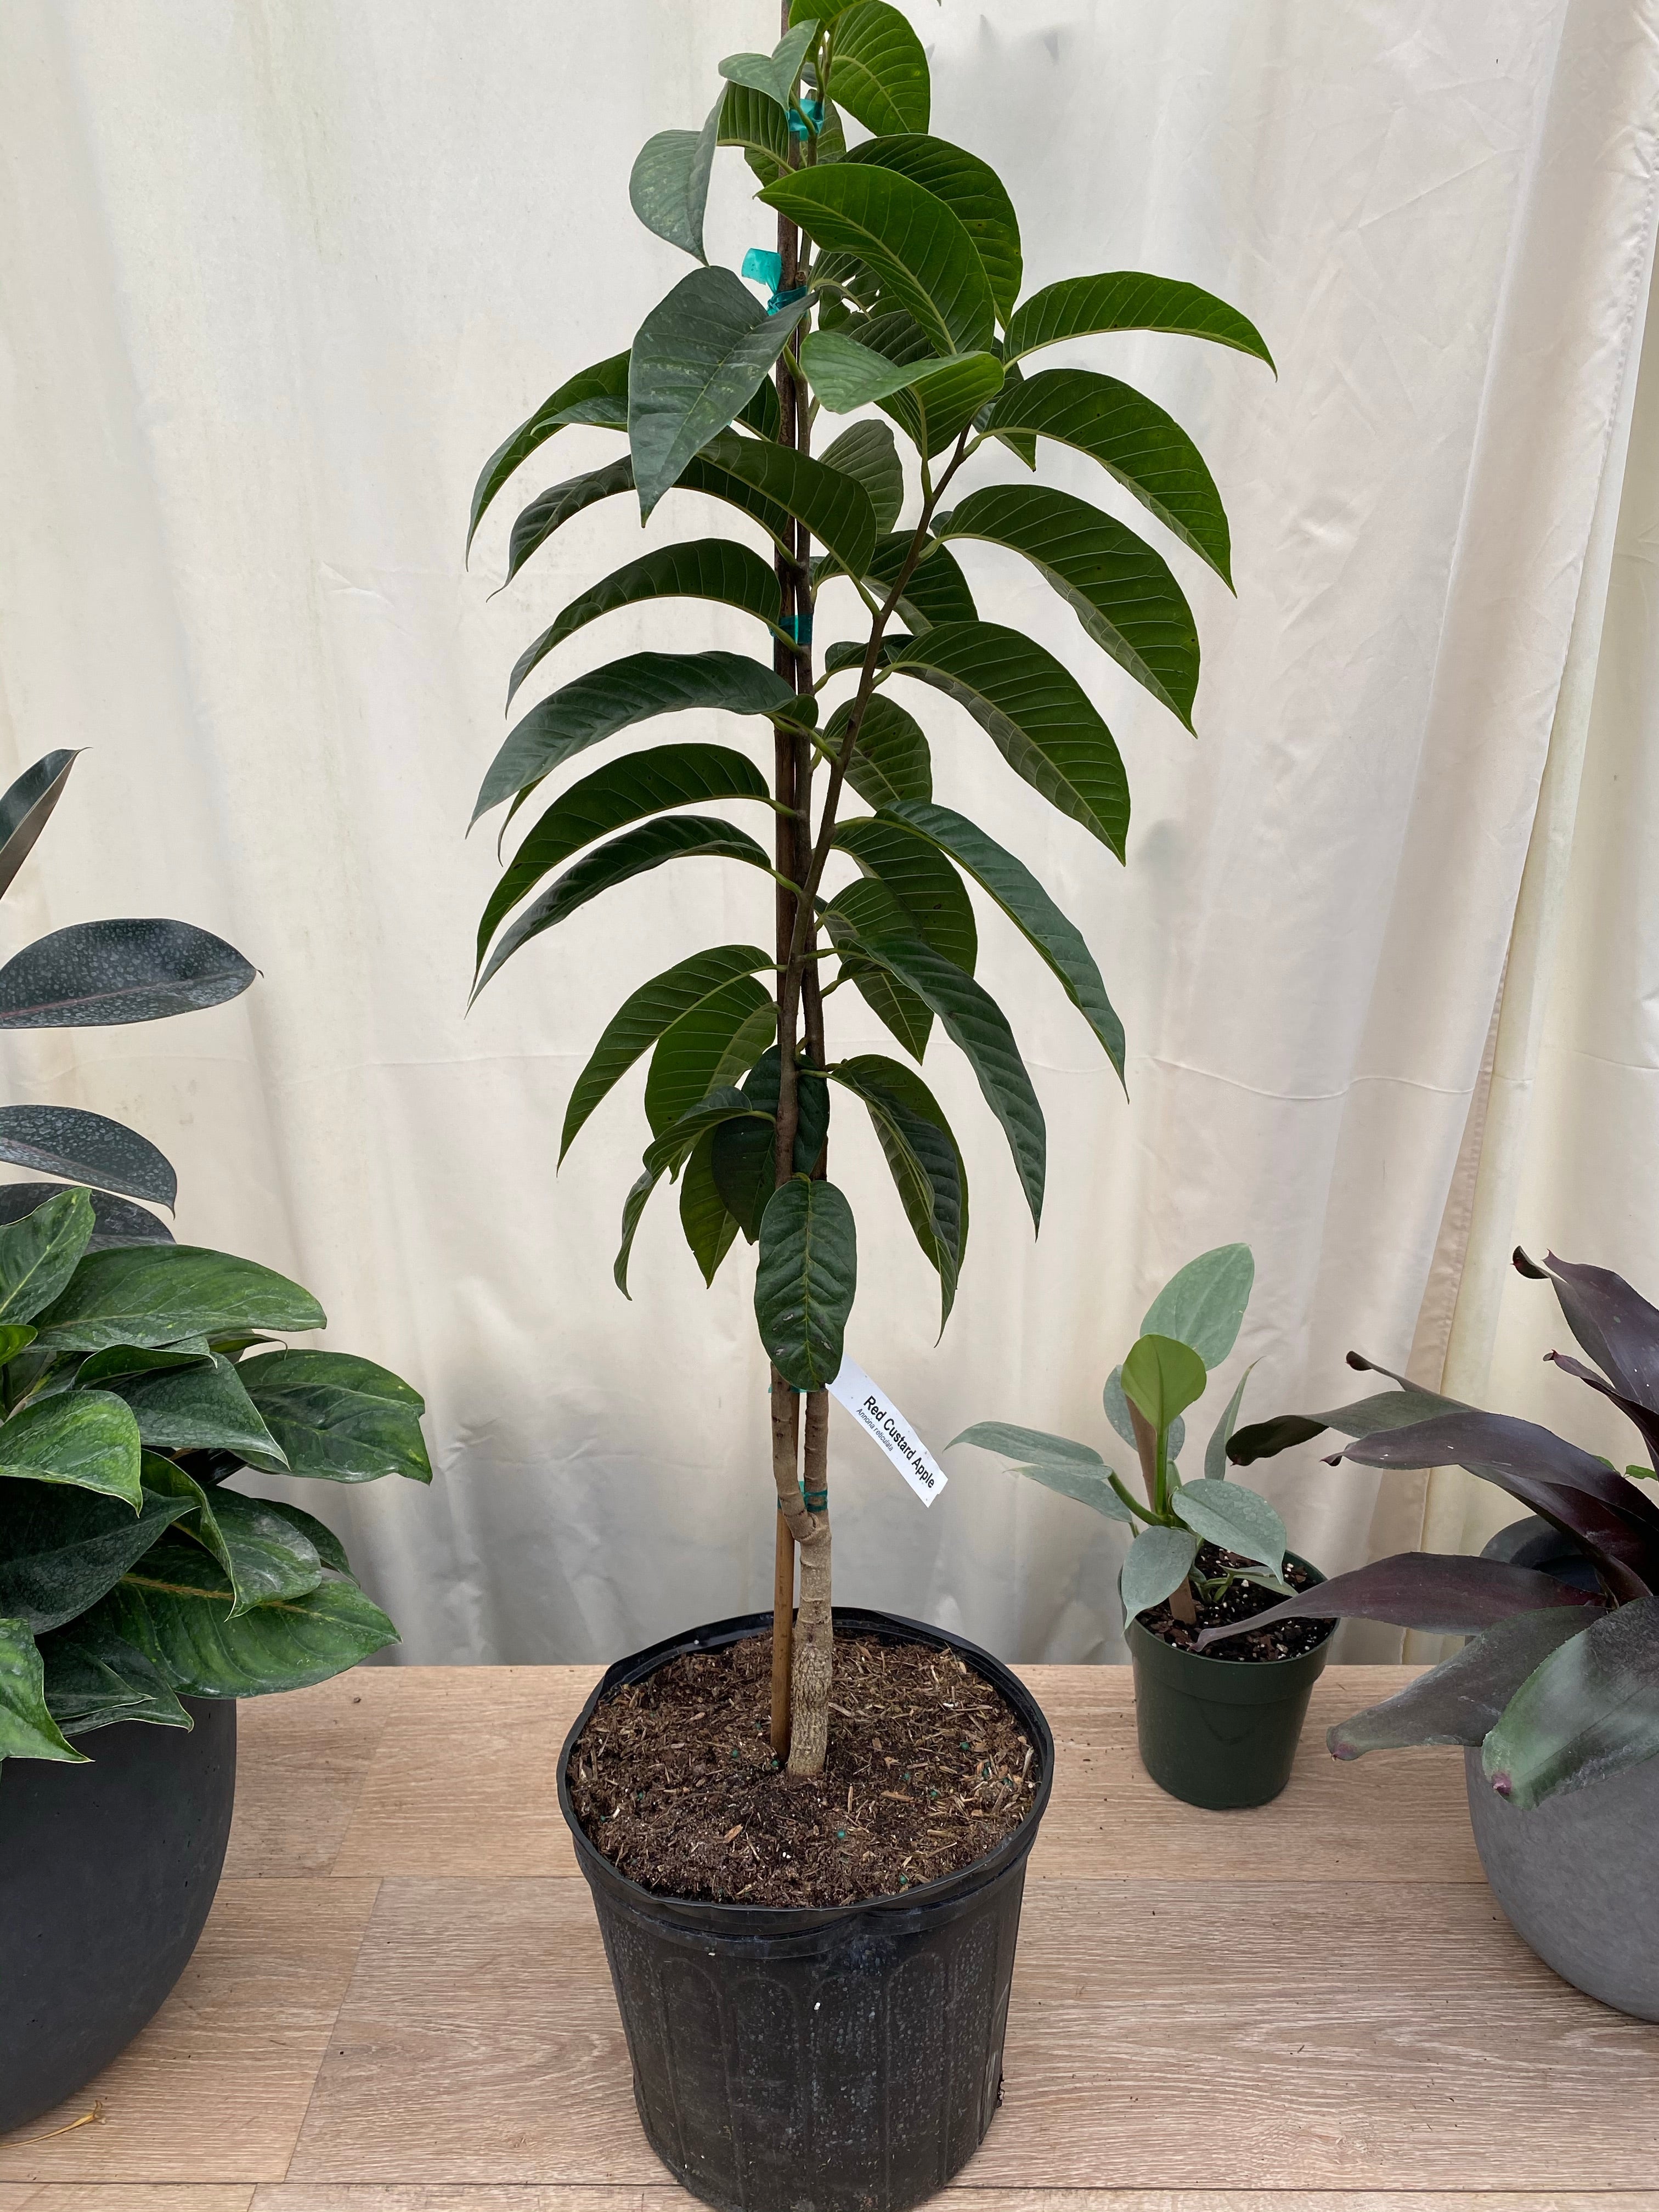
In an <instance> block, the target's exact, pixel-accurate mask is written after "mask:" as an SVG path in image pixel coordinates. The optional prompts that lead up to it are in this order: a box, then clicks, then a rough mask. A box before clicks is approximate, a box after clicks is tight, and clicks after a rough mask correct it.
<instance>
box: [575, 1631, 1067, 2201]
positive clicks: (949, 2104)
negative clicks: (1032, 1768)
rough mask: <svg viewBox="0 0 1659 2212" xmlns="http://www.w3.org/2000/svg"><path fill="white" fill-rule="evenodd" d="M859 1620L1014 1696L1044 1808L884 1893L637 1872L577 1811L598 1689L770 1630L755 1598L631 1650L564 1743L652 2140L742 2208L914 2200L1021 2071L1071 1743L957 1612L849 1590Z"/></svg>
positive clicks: (983, 2125)
mask: <svg viewBox="0 0 1659 2212" xmlns="http://www.w3.org/2000/svg"><path fill="white" fill-rule="evenodd" d="M835 1619H836V1629H837V1631H838V1632H842V1633H847V1632H852V1633H857V1632H865V1633H872V1634H875V1635H877V1636H880V1637H884V1638H887V1639H888V1640H889V1641H890V1642H892V1643H896V1644H942V1645H944V1646H945V1647H946V1648H947V1649H948V1650H951V1651H953V1652H955V1653H956V1655H957V1657H958V1658H960V1659H962V1660H963V1661H964V1662H966V1664H967V1665H968V1666H969V1668H972V1669H973V1671H974V1672H975V1674H981V1675H982V1676H984V1678H985V1679H986V1680H987V1681H989V1682H990V1683H992V1684H993V1685H994V1686H995V1688H996V1689H997V1690H998V1691H999V1692H1000V1694H1001V1696H1002V1697H1003V1698H1004V1699H1006V1701H1007V1703H1008V1705H1010V1706H1011V1707H1012V1710H1013V1711H1014V1712H1015V1713H1016V1714H1017V1716H1018V1719H1019V1723H1020V1726H1021V1727H1022V1728H1023V1729H1024V1732H1025V1734H1026V1735H1027V1737H1028V1738H1029V1740H1030V1743H1031V1745H1032V1747H1033V1749H1034V1750H1035V1752H1036V1759H1037V1762H1038V1771H1037V1785H1036V1794H1035V1796H1034V1799H1033V1802H1032V1805H1031V1809H1030V1812H1029V1813H1028V1814H1026V1816H1025V1819H1024V1820H1023V1821H1022V1822H1021V1824H1020V1826H1019V1827H1018V1829H1017V1830H1016V1832H1014V1834H1012V1836H1010V1837H1008V1838H1006V1840H1005V1841H1004V1842H1003V1843H1002V1844H1000V1845H999V1846H998V1848H997V1849H996V1850H994V1851H993V1852H991V1853H989V1854H988V1855H987V1857H984V1858H982V1859H980V1860H977V1861H975V1863H974V1864H973V1865H972V1866H970V1867H967V1868H964V1869H963V1871H962V1872H961V1873H959V1874H956V1875H951V1876H949V1877H948V1878H947V1879H945V1880H944V1881H934V1882H927V1883H923V1884H921V1886H920V1887H917V1888H915V1889H912V1890H906V1891H905V1893H903V1895H902V1897H885V1898H879V1899H874V1900H873V1901H872V1902H871V1903H868V1904H865V1905H848V1906H842V1907H836V1908H833V1909H830V1910H817V1911H794V1910H792V1909H788V1908H784V1907H777V1906H758V1905H702V1904H690V1903H685V1902H682V1901H679V1900H678V1899H672V1898H665V1897H659V1896H657V1895H655V1894H654V1893H653V1892H652V1891H650V1890H647V1889H644V1888H641V1886H640V1885H639V1884H638V1883H637V1882H634V1881H629V1879H628V1878H627V1876H626V1875H622V1874H619V1873H618V1872H617V1869H616V1868H615V1867H613V1866H612V1865H611V1862H610V1861H609V1860H608V1859H607V1858H606V1857H605V1856H604V1854H603V1853H602V1852H600V1851H599V1850H596V1849H595V1847H594V1846H593V1844H592V1843H591V1842H590V1841H589V1840H588V1838H587V1837H586V1835H585V1834H584V1833H583V1832H582V1830H581V1828H580V1826H579V1825H578V1823H577V1820H576V1818H575V1814H574V1811H573V1809H572V1807H571V1802H570V1790H569V1784H568V1779H567V1775H568V1767H569V1763H570V1756H571V1753H572V1752H573V1750H574V1747H575V1744H576V1741H577V1739H578V1738H579V1737H580V1735H581V1732H582V1730H583V1729H584V1728H586V1725H587V1722H588V1719H589V1717H590V1716H591V1715H592V1711H593V1709H594V1707H595V1706H596V1705H598V1704H599V1700H600V1699H602V1698H605V1697H606V1696H608V1695H609V1694H610V1692H611V1691H613V1690H615V1689H617V1688H618V1687H620V1686H622V1685H623V1684H624V1683H628V1682H639V1681H642V1680H645V1678H646V1677H647V1675H650V1674H654V1673H655V1672H656V1670H657V1668H659V1667H661V1666H663V1665H664V1664H665V1662H667V1661H669V1660H671V1659H675V1658H678V1656H680V1654H681V1653H682V1652H687V1651H713V1650H721V1649H723V1648H724V1647H726V1646H727V1645H730V1644H737V1643H740V1642H741V1641H742V1640H743V1639H744V1638H746V1637H750V1636H754V1635H756V1634H757V1633H760V1632H763V1631H765V1630H767V1629H769V1627H770V1626H771V1621H772V1617H771V1615H770V1613H749V1614H746V1615H745V1616H744V1618H743V1619H741V1620H722V1621H717V1622H715V1623H714V1625H713V1626H709V1627H707V1628H698V1629H693V1630H692V1631H690V1633H688V1634H686V1635H682V1636H676V1637H671V1638H669V1639H668V1640H667V1641H665V1643H661V1644H653V1646H652V1647H651V1649H650V1650H647V1651H641V1652H639V1653H637V1654H636V1655H635V1656H634V1657H633V1658H631V1659H623V1660H620V1661H618V1662H617V1665H616V1666H614V1667H612V1668H611V1670H610V1671H609V1673H608V1674H606V1675H605V1679H604V1680H603V1681H602V1682H601V1683H600V1684H599V1687H598V1688H597V1689H596V1690H595V1691H594V1692H593V1695H592V1697H591V1698H590V1699H588V1701H587V1703H586V1705H585V1706H584V1707H583V1709H582V1711H581V1714H580V1717H579V1718H578V1720H577V1722H576V1724H575V1726H574V1728H573V1729H571V1731H570V1734H569V1735H568V1736H567V1737H566V1739H565V1745H564V1749H563V1751H562V1753H561V1754H560V1759H559V1805H560V1808H561V1809H562V1812H563V1814H564V1817H565V1819H566V1820H567V1821H568V1824H569V1827H570V1832H571V1836H572V1838H573V1839H574V1844H575V1847H576V1857H577V1858H578V1860H579V1861H580V1864H581V1869H582V1872H583V1873H584V1874H585V1875H586V1877H587V1881H588V1887H590V1888H591V1889H592V1893H593V1905H594V1910H595V1911H596V1912H597V1913H598V1916H599V1929H600V1932H601V1934H602V1935H603V1936H604V1938H605V1956H606V1958H607V1959H608V1960H609V1961H610V1965H611V1983H612V1984H613V1986H614V1988H615V1990H616V1992H617V2008H618V2009H619V2010H620V2012H621V2014H622V2018H623V2029H624V2031H625V2033H626V2034H627V2037H628V2049H629V2057H631V2059H632V2060H633V2064H634V2100H635V2104H637V2106H639V2112H640V2119H641V2124H643V2126H644V2129H645V2132H646V2136H647V2139H648V2140H649V2142H650V2144H651V2147H652V2148H653V2150H654V2151H655V2152H656V2154H657V2155H658V2157H659V2158H660V2159H661V2160H662V2161H663V2163H664V2165H665V2166H667V2167H668V2169H669V2171H670V2172H671V2173H673V2174H674V2175H675V2176H676V2178H677V2179H679V2180H680V2181H682V2182H684V2185H685V2186H686V2187H687V2188H688V2189H690V2191H693V2192H694V2194H695V2195H696V2196H698V2197H702V2198H704V2199H705V2200H706V2201H707V2202H708V2203H711V2204H718V2205H723V2206H729V2207H732V2208H741V2212H900V2208H901V2207H902V2206H905V2205H910V2204H915V2203H919V2202H920V2201H921V2199H922V2198H923V2197H930V2196H932V2195H933V2192H934V2191H936V2190H939V2189H942V2188H943V2187H944V2185H945V2183H946V2182H947V2181H948V2180H949V2179H951V2175H952V2174H953V2173H955V2172H957V2169H958V2168H959V2167H960V2166H963V2164H964V2163H965V2162H966V2161H967V2160H969V2158H970V2157H971V2156H972V2155H973V2154H974V2152H975V2150H976V2149H977V2148H979V2145H980V2142H981V2140H982V2139H983V2137H984V2134H985V2130H987V2127H989V2125H990V2124H991V2118H992V2115H993V2113H994V2112H995V2110H996V2107H997V2101H998V2096H999V2093H1000V2087H1001V2083H1002V2038H1003V2030H1004V2028H1005V2027H1006V2022H1007V2018H1008V1992H1009V1986H1010V1984H1011V1981H1012V1975H1013V1966H1014V1944H1015V1942H1016V1939H1017V1938H1018V1933H1019V1907H1020V1899H1021V1896H1022V1894H1023V1893H1024V1887H1025V1862H1026V1860H1027V1858H1028V1857H1030V1850H1031V1846H1032V1844H1034V1843H1035V1842H1036V1831H1037V1823H1038V1821H1039V1820H1041V1819H1042V1814H1043V1811H1044V1808H1046V1806H1047V1804H1048V1791H1049V1788H1050V1785H1051V1783H1052V1780H1053V1774H1054V1738H1053V1736H1052V1735H1050V1734H1049V1732H1048V1723H1047V1722H1046V1721H1045V1720H1044V1718H1043V1717H1042V1708H1041V1706H1039V1705H1038V1704H1037V1702H1036V1699H1034V1698H1033V1697H1032V1695H1031V1693H1030V1691H1029V1690H1028V1689H1026V1687H1025V1686H1024V1683H1022V1682H1020V1681H1019V1680H1017V1679H1016V1677H1015V1676H1014V1675H1012V1674H1010V1673H1009V1671H1008V1669H1007V1668H1006V1667H1004V1666H1003V1665H1002V1664H1001V1663H1000V1662H999V1661H997V1660H995V1659H994V1658H992V1657H991V1656H990V1654H989V1653H988V1652H986V1651H981V1650H979V1649H978V1648H977V1646H976V1645H975V1644H968V1643H964V1642H963V1639H962V1638H961V1637H959V1636H952V1635H951V1634H949V1633H948V1632H946V1631H945V1630H944V1629H939V1628H928V1627H926V1626H923V1625H922V1624H921V1622H919V1621H914V1620H900V1619H898V1618H897V1617H896V1616H895V1615H894V1614H892V1613H864V1612H859V1611H855V1610H854V1609H851V1608H849V1607H842V1606H837V1607H836V1614H835Z"/></svg>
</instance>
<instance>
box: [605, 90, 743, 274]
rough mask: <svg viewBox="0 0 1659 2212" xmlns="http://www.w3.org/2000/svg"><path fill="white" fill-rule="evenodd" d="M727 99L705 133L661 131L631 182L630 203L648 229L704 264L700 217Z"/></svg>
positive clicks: (712, 114) (636, 166) (717, 105)
mask: <svg viewBox="0 0 1659 2212" xmlns="http://www.w3.org/2000/svg"><path fill="white" fill-rule="evenodd" d="M723 105H724V101H723V100H716V101H715V103H714V108H713V110H712V112H710V114H709V118H708V122H707V123H705V124H704V125H703V126H702V130H701V131H658V133H657V135H656V137H654V138H647V140H646V142H645V143H644V145H643V146H642V147H641V149H640V151H639V155H638V157H637V158H636V160H635V163H634V167H633V170H632V172H631V173H630V174H629V179H628V197H629V204H630V205H631V207H632V208H633V210H634V212H635V215H636V216H638V217H639V219H640V221H641V222H642V223H643V224H644V225H645V227H646V228H647V230H650V231H654V232H655V233H656V234H657V236H658V237H659V238H663V239H666V240H667V241H668V243H669V244H670V245H671V246H678V247H679V248H680V250H681V252H684V253H689V254H690V256H691V258H692V259H693V260H694V261H702V262H706V261H707V260H708V254H707V253H705V252H704V251H703V244H702V216H703V210H704V209H705V208H706V207H707V206H708V177H709V172H710V171H711V170H712V169H713V167H714V143H715V137H716V134H717V132H718V131H719V128H720V110H721V107H722V106H723Z"/></svg>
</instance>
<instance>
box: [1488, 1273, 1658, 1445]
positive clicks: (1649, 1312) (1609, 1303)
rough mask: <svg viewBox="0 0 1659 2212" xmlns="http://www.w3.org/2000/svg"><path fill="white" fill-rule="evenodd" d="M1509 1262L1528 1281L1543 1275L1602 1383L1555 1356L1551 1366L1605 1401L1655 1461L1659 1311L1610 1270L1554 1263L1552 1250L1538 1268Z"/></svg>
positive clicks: (1620, 1276) (1574, 1365) (1621, 1277)
mask: <svg viewBox="0 0 1659 2212" xmlns="http://www.w3.org/2000/svg"><path fill="white" fill-rule="evenodd" d="M1515 1264H1516V1267H1517V1268H1518V1269H1519V1270H1520V1272H1521V1273H1522V1274H1525V1275H1530V1276H1531V1277H1533V1279H1534V1280H1536V1279H1541V1278H1542V1277H1543V1276H1545V1275H1546V1274H1547V1275H1548V1276H1549V1277H1550V1279H1552V1280H1553V1283H1554V1285H1555V1295H1556V1299H1557V1302H1558V1303H1559V1305H1560V1308H1561V1312H1562V1316H1563V1317H1564V1319H1565V1322H1566V1324H1567V1326H1568V1328H1570V1329H1571V1331H1572V1333H1573V1334H1574V1336H1576V1337H1577V1340H1578V1341H1579V1343H1580V1344H1581V1345H1582V1346H1583V1349H1584V1350H1585V1351H1586V1352H1588V1353H1589V1356H1590V1358H1592V1359H1593V1360H1594V1361H1595V1364H1596V1365H1597V1366H1598V1367H1599V1368H1600V1369H1601V1371H1602V1373H1603V1374H1604V1375H1606V1376H1607V1377H1608V1382H1607V1383H1601V1382H1599V1381H1597V1379H1596V1378H1595V1376H1590V1375H1586V1374H1585V1373H1584V1371H1583V1369H1582V1368H1580V1367H1578V1366H1577V1364H1576V1363H1572V1362H1569V1361H1567V1360H1565V1359H1562V1358H1560V1357H1559V1355H1557V1356H1556V1364H1557V1365H1558V1366H1560V1367H1563V1368H1565V1370H1566V1371H1567V1373H1569V1374H1575V1375H1577V1376H1578V1378H1579V1379H1580V1381H1581V1382H1585V1383H1589V1385H1590V1386H1591V1388H1592V1389H1596V1390H1599V1391H1601V1393H1602V1395H1604V1396H1607V1397H1609V1398H1611V1399H1612V1400H1613V1403H1614V1404H1615V1405H1616V1406H1618V1407H1620V1411H1621V1412H1623V1413H1625V1414H1626V1415H1627V1416H1628V1418H1629V1419H1631V1420H1632V1421H1633V1422H1634V1423H1635V1424H1636V1425H1637V1427H1638V1429H1639V1430H1640V1431H1641V1432H1642V1437H1643V1441H1644V1443H1646V1445H1647V1447H1648V1455H1649V1457H1650V1459H1656V1463H1659V1456H1656V1455H1659V1309H1656V1308H1655V1307H1653V1306H1651V1305H1650V1304H1648V1301H1647V1300H1646V1299H1645V1298H1644V1297H1642V1296H1641V1294H1640V1292H1639V1291H1634V1290H1632V1288H1631V1286H1630V1285H1629V1284H1628V1283H1627V1282H1626V1280H1625V1279H1624V1278H1623V1276H1622V1275H1615V1274H1614V1273H1613V1272H1612V1270H1611V1269H1610V1268H1607V1267H1584V1266H1583V1265H1581V1264H1580V1263H1578V1262H1577V1261H1571V1260H1558V1259H1557V1258H1556V1256H1555V1255H1554V1253H1553V1252H1551V1253H1549V1254H1547V1255H1546V1257H1545V1261H1544V1265H1543V1267H1539V1266H1538V1265H1537V1264H1536V1263H1535V1262H1534V1261H1532V1260H1529V1259H1528V1257H1527V1255H1526V1254H1525V1253H1524V1252H1522V1251H1519V1250H1517V1251H1516V1255H1515Z"/></svg>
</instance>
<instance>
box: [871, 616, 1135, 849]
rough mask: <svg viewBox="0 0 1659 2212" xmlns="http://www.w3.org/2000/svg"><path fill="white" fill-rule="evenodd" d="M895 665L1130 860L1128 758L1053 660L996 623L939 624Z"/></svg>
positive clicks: (900, 650) (898, 653) (904, 649)
mask: <svg viewBox="0 0 1659 2212" xmlns="http://www.w3.org/2000/svg"><path fill="white" fill-rule="evenodd" d="M892 666H893V669H894V671H895V673H896V674H898V675H901V676H908V677H913V678H917V679H919V680H920V681H921V682H922V683H924V684H932V685H933V688H934V690H937V691H943V692H944V693H945V696H946V697H947V698H951V699H954V700H955V701H956V702H957V704H958V705H959V706H962V707H965V708H967V710H968V712H969V714H971V715H972V716H973V718H974V720H975V721H976V722H977V723H978V724H979V726H980V727H981V729H982V730H984V731H985V732H986V733H987V736H988V737H989V738H990V739H991V742H992V743H993V744H994V745H995V747H996V749H997V750H998V751H999V752H1000V754H1001V755H1002V757H1003V758H1004V760H1006V762H1007V763H1008V765H1009V767H1010V768H1012V769H1013V770H1014V772H1015V774H1016V775H1020V776H1023V777H1024V779H1025V781H1026V782H1027V783H1029V784H1030V786H1031V787H1032V789H1033V790H1035V791H1037V792H1040V793H1042V796H1043V798H1044V799H1047V800H1048V803H1049V805H1052V806H1055V807H1057V808H1058V809H1059V810H1060V812H1061V813H1062V814H1066V815H1069V816H1070V817H1071V818H1072V820H1073V821H1074V822H1080V823H1082V824H1083V827H1084V828H1085V829H1087V830H1088V831H1089V832H1090V833H1091V836H1096V837H1098V838H1099V840H1100V842H1101V843H1102V844H1103V845H1104V846H1106V847H1107V848H1108V849H1109V851H1110V852H1113V853H1115V854H1116V855H1117V857H1118V859H1119V860H1121V859H1122V858H1123V854H1124V844H1125V841H1126V840H1127V836H1128V834H1129V782H1128V778H1127V775H1125V773H1124V768H1123V761H1122V757H1121V755H1120V754H1119V752H1118V749H1117V745H1116V743H1115V740H1114V738H1113V737H1112V733H1111V732H1110V731H1109V729H1108V728H1107V726H1106V725H1105V723H1104V722H1103V721H1102V720H1101V719H1100V716H1099V715H1098V714H1097V713H1096V711H1095V709H1094V708H1093V707H1092V706H1091V703H1090V702H1089V699H1088V697H1087V696H1086V695H1085V692H1084V690H1083V687H1082V685H1081V684H1079V682H1078V680H1077V678H1075V677H1074V676H1073V674H1072V673H1071V671H1070V670H1069V669H1067V668H1065V667H1062V665H1060V662H1059V661H1058V660H1056V659H1054V655H1053V654H1052V653H1046V652H1044V650H1043V648H1042V647H1041V646H1040V645H1037V644H1036V643H1034V642H1033V641H1032V640H1031V639H1030V638H1028V637H1023V636H1022V635H1020V633H1019V632H1018V630H1012V629H1004V628H1003V627H1002V626H1001V624H1000V623H940V624H939V625H938V627H937V628H935V629H930V630H928V631H927V632H925V633H924V634H923V635H921V636H920V637H912V638H907V639H906V640H905V641H903V643H902V644H901V645H899V646H896V647H895V648H894V651H893V653H892Z"/></svg>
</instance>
